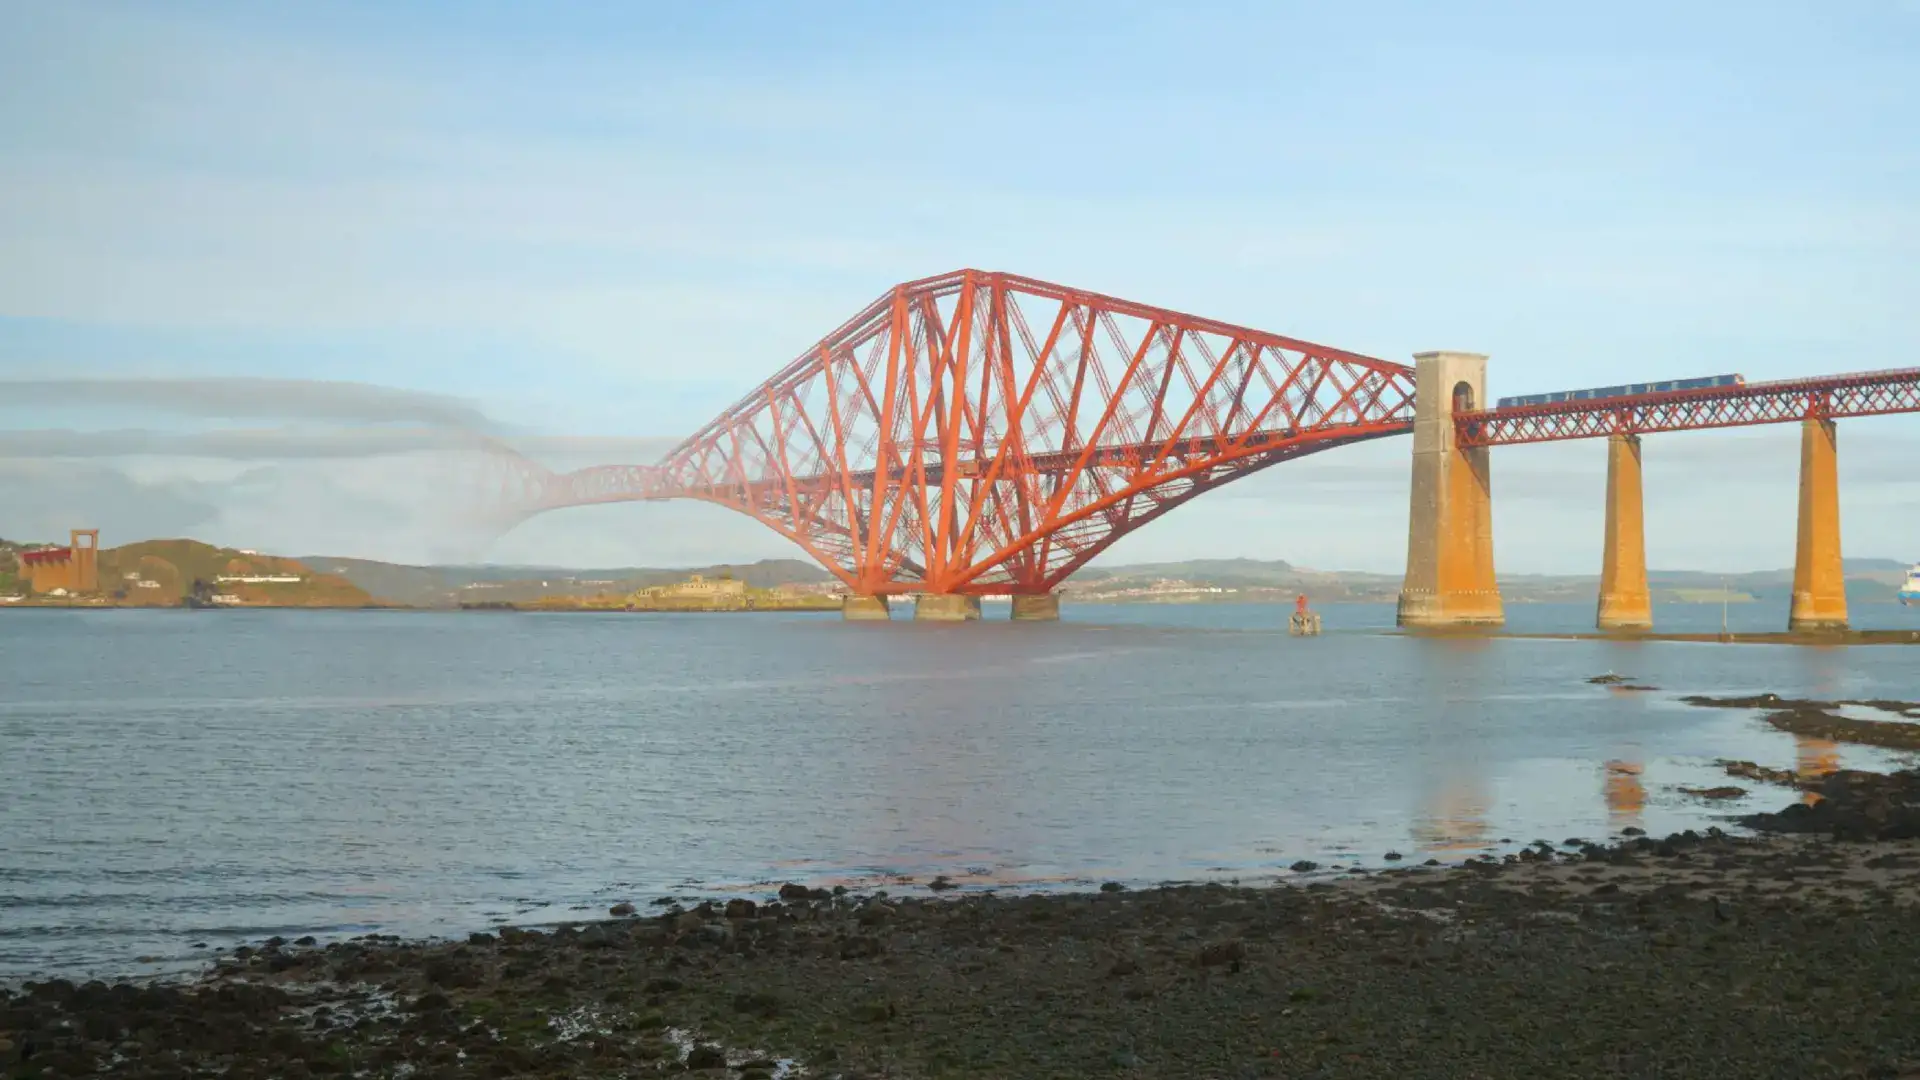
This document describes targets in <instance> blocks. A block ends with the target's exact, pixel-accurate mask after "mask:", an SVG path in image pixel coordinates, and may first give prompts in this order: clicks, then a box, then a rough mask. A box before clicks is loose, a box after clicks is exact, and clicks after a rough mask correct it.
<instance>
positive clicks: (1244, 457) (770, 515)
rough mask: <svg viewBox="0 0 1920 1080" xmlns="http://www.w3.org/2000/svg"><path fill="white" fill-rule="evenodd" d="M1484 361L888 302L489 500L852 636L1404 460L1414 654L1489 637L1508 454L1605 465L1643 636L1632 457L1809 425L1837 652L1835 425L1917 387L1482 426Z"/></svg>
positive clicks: (973, 601)
mask: <svg viewBox="0 0 1920 1080" xmlns="http://www.w3.org/2000/svg"><path fill="white" fill-rule="evenodd" d="M1486 370H1487V358H1486V357H1485V356H1482V355H1478V354H1472V353H1456V352H1434V353H1422V354H1418V355H1417V356H1415V357H1414V363H1413V364H1412V365H1406V364H1399V363H1395V362H1392V361H1388V360H1382V359H1378V358H1375V357H1370V356H1364V355H1361V354H1358V353H1353V352H1348V351H1346V350H1342V349H1336V348H1333V347H1330V346H1325V345H1318V344H1315V343H1312V342H1307V341H1302V340H1299V339H1296V338H1290V337H1286V336H1283V335H1279V334H1273V333H1268V332H1265V331H1259V330H1253V329H1250V328H1248V327H1243V326H1236V325H1233V324H1229V323H1223V322H1219V321H1217V320H1212V319H1205V318H1201V317H1198V316H1194V315H1188V314H1183V313H1181V312H1176V311H1169V310H1167V309H1164V308H1156V307H1151V306H1148V305H1145V304H1138V303H1134V302H1132V301H1127V300H1121V299H1118V298H1115V297H1110V296H1104V295H1101V294H1099V293H1093V292H1088V291H1085V290H1080V289H1072V288H1068V287H1065V286H1061V285H1055V284H1052V283H1049V282H1044V281H1038V280H1036V279H1033V278H1025V277H1020V276H1017V275H1013V274H1004V273H995V272H987V271H979V270H960V271H956V272H954V273H950V274H943V275H940V276H938V277H931V278H923V279H921V280H918V281H911V282H906V283H904V284H901V285H897V286H895V287H894V288H893V289H891V290H889V291H888V292H887V293H886V294H885V295H883V296H881V297H880V298H878V299H876V300H875V301H874V302H873V303H871V304H869V305H868V306H867V307H865V308H863V309H862V310H861V311H860V312H859V313H857V314H856V315H854V316H853V318H851V319H849V320H847V321H846V322H845V323H843V324H841V325H840V326H839V327H838V328H837V329H835V330H834V331H833V332H832V333H830V334H828V335H827V336H826V337H825V338H823V339H821V340H820V341H819V342H817V343H816V344H815V345H813V346H812V347H811V348H809V349H807V350H806V351H805V352H803V353H802V354H800V355H799V356H798V357H796V358H795V359H794V360H793V361H792V362H791V363H789V364H787V365H786V366H785V367H784V368H782V369H781V370H780V371H779V372H777V373H776V374H775V375H774V376H773V377H772V378H770V379H768V380H767V381H766V382H765V383H763V384H761V385H760V386H758V387H756V388H755V389H754V390H753V391H751V392H750V393H748V394H747V395H746V396H744V397H742V398H741V399H740V400H739V401H737V402H735V403H734V404H733V405H732V406H731V407H729V408H728V409H727V410H726V411H724V412H722V413H721V414H720V415H719V416H717V417H715V418H714V419H713V420H712V421H710V422H708V423H707V424H706V425H705V426H704V427H702V428H701V429H700V430H699V431H697V432H695V433H694V434H693V435H691V436H689V437H688V438H687V439H685V440H684V441H682V442H681V443H680V444H679V445H678V446H676V447H675V448H674V449H673V450H671V451H669V452H668V453H667V455H666V456H665V457H664V458H663V459H662V460H661V461H659V462H658V463H656V464H653V465H608V466H598V467H594V468H588V469H582V470H578V471H575V472H570V473H553V472H551V471H548V470H546V469H544V468H541V467H539V466H537V465H534V464H533V463H531V462H525V461H524V460H522V461H517V462H515V463H514V464H513V466H512V467H511V468H510V469H509V470H508V473H507V475H505V476H502V477H498V478H496V481H495V483H494V491H493V495H494V497H495V498H496V499H498V500H501V501H502V502H503V503H504V507H503V509H504V511H505V516H506V517H507V518H508V519H510V520H520V519H523V518H525V517H527V516H531V515H533V514H537V513H541V512H544V511H547V510H553V509H557V508H560V507H566V506H579V505H586V504H592V503H606V502H627V501H639V500H656V499H672V498H687V499H699V500H703V501H706V502H710V503H715V504H717V505H721V506H726V507H728V508H730V509H733V510H736V511H739V512H741V513H744V514H748V515H750V516H752V517H753V518H755V519H757V520H759V521H760V522H762V523H764V524H765V525H767V526H768V527H769V528H772V529H774V530H775V531H776V532H779V533H780V534H781V535H783V536H785V537H786V538H787V539H789V540H791V541H793V542H794V543H795V544H797V545H798V546H799V547H800V548H801V549H802V550H804V551H806V552H807V553H808V554H809V555H811V556H812V557H813V558H814V559H816V560H818V561H819V562H820V564H821V565H822V566H824V567H826V568H827V569H828V570H829V571H830V572H832V573H833V574H834V575H835V576H836V577H838V578H839V579H840V580H841V582H842V583H844V584H845V586H846V588H847V590H848V598H847V602H846V607H845V612H846V615H847V617H848V618H850V619H862V618H876V619H884V618H888V617H890V613H891V599H892V598H896V597H901V596H904V595H913V596H916V597H917V600H916V603H915V617H916V618H921V619H938V620H964V619H974V618H978V617H979V615H980V603H979V597H980V596H982V595H986V594H999V593H1010V594H1012V595H1013V597H1014V606H1013V617H1014V618H1016V619H1033V618H1040V619H1044V618H1055V617H1058V613H1059V603H1058V598H1057V595H1056V593H1055V592H1054V590H1055V589H1056V588H1058V586H1059V585H1060V583H1061V582H1062V581H1064V580H1065V579H1066V578H1067V577H1068V576H1069V575H1071V574H1072V573H1073V572H1074V571H1075V570H1077V569H1079V568H1080V567H1081V566H1084V565H1085V564H1086V563H1087V562H1088V561H1089V560H1090V559H1092V558H1094V557H1095V556H1096V555H1098V554H1099V553H1100V552H1102V551H1104V550H1106V548H1108V547H1109V546H1111V545H1112V544H1113V543H1114V542H1115V541H1117V540H1119V539H1120V538H1121V537H1122V536H1125V535H1126V534H1127V533H1129V532H1131V531H1133V530H1134V529H1137V528H1139V527H1140V526H1142V525H1144V524H1146V523H1147V522H1149V521H1152V520H1154V519H1156V518H1158V517H1160V516H1161V515H1163V514H1166V513H1168V512H1170V511H1172V510H1173V509H1174V508H1176V507H1178V506H1180V505H1181V504H1183V503H1185V502H1187V501H1188V500H1190V499H1194V498H1197V497H1199V496H1200V495H1203V494H1205V493H1206V492H1208V491H1211V490H1213V489H1215V488H1217V487H1220V486H1222V485H1224V484H1227V483H1230V482H1232V481H1234V480H1237V479H1239V478H1240V477H1243V476H1246V475H1249V474H1251V473H1253V472H1257V471H1259V470H1261V469H1265V468H1267V467H1269V466H1272V465H1276V464H1279V463H1280V462H1283V461H1290V460H1292V459H1294V458H1298V457H1301V456H1304V455H1306V454H1311V453H1317V452H1319V451H1322V450H1327V449H1331V448H1333V447H1337V446H1345V445H1348V444H1350V443H1355V442H1361V441H1365V440H1369V439H1377V438H1382V437H1385V436H1390V435H1404V434H1409V433H1411V434H1412V435H1413V437H1414V438H1413V454H1412V469H1413V489H1412V501H1411V507H1410V518H1409V530H1408V555H1407V574H1406V581H1405V585H1404V588H1403V590H1402V593H1401V598H1400V611H1399V621H1400V624H1401V625H1403V626H1408V627H1431V628H1442V627H1455V626H1473V625H1498V624H1500V623H1501V622H1502V621H1503V610H1502V606H1501V601H1500V594H1499V589H1498V586H1497V584H1496V583H1495V580H1494V571H1493V521H1492V483H1491V473H1490V468H1489V465H1490V459H1489V451H1490V449H1491V447H1493V446H1498V445H1506V444H1514V443H1525V442H1544V441H1554V440H1562V439H1579V438H1597V437H1605V438H1607V439H1608V440H1609V443H1610V445H1609V455H1608V483H1607V542H1606V556H1605V561H1604V565H1603V583H1602V595H1601V600H1600V607H1599V616H1598V621H1599V623H1600V625H1601V626H1602V627H1603V628H1610V629H1631V628H1638V627H1644V626H1649V625H1651V608H1650V606H1649V604H1648V601H1647V585H1646V558H1645V541H1644V535H1643V530H1642V523H1641V509H1640V508H1641V501H1640V437H1641V436H1642V435H1644V434H1651V433H1655V432H1663V431H1676V430H1688V429H1693V428H1707V427H1729V426H1739V425H1747V424H1763V423H1782V422H1789V421H1794V422H1799V423H1801V424H1802V425H1803V435H1802V472H1801V499H1800V527H1799V553H1798V556H1797V561H1796V571H1795V585H1794V601H1793V617H1792V623H1793V626H1794V627H1795V628H1798V629H1807V628H1827V627H1844V626H1845V625H1846V598H1845V595H1844V593H1843V591H1842V589H1841V581H1840V546H1839V502H1838V480H1837V473H1836V471H1835V461H1836V458H1835V453H1836V449H1835V441H1834V421H1835V420H1837V419H1841V418H1844V417H1850V416H1866V415H1876V414H1884V413H1895V412H1920V368H1916V369H1905V370H1901V371H1890V372H1874V373H1867V374H1860V375H1842V376H1830V377H1823V378H1815V379H1804V380H1796V381H1791V382H1781V383H1765V384H1752V385H1742V386H1731V387H1711V388H1705V389H1694V390H1674V391H1667V392H1663V393H1648V394H1641V395H1635V396H1616V397H1607V398H1594V399H1587V400H1580V401H1568V402H1555V403H1552V404H1532V405H1516V406H1512V407H1508V408H1502V409H1485V408H1480V407H1478V405H1479V403H1482V402H1485V401H1488V400H1490V399H1489V398H1488V397H1487V395H1486Z"/></svg>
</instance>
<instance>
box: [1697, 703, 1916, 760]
mask: <svg viewBox="0 0 1920 1080" xmlns="http://www.w3.org/2000/svg"><path fill="white" fill-rule="evenodd" d="M1680 700H1682V701H1684V702H1686V703H1687V704H1688V705H1698V706H1702V707H1706V708H1716V709H1758V710H1762V711H1764V712H1765V713H1766V714H1767V716H1766V720H1767V723H1769V724H1772V725H1773V726H1774V727H1776V728H1778V729H1780V730H1781V731H1785V732H1788V733H1790V734H1794V735H1810V736H1812V737H1814V738H1819V739H1827V740H1830V741H1833V742H1849V743H1859V744H1862V745H1866V746H1882V747H1887V748H1890V749H1895V750H1920V723H1910V722H1909V721H1915V720H1920V702H1911V701H1887V700H1880V699H1868V700H1846V701H1810V700H1804V699H1796V698H1783V697H1781V696H1779V695H1778V694H1755V695H1751V696H1746V697H1708V696H1703V695H1695V696H1691V697H1685V698H1681V699H1680ZM1848 706H1853V707H1857V708H1866V709H1873V710H1875V711H1878V712H1881V713H1886V714H1888V715H1892V716H1899V717H1902V718H1903V719H1901V720H1868V719H1862V718H1858V717H1851V716H1842V715H1840V712H1839V710H1840V709H1842V708H1846V707H1848Z"/></svg>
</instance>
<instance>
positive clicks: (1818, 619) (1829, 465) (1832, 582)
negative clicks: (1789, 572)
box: [1787, 418, 1847, 630]
mask: <svg viewBox="0 0 1920 1080" xmlns="http://www.w3.org/2000/svg"><path fill="white" fill-rule="evenodd" d="M1834 435H1835V433H1834V427H1833V421H1831V420H1821V419H1817V418H1809V419H1807V420H1805V421H1803V422H1802V424H1801V426H1800V537H1799V543H1798V544H1797V545H1796V546H1795V549H1794V556H1793V609H1792V611H1791V612H1790V613H1789V614H1788V616H1787V629H1788V630H1845V629H1846V628H1847V584H1846V577H1845V575H1844V574H1843V573H1842V572H1841V568H1840V454H1839V448H1838V446H1837V445H1836V444H1835V439H1834Z"/></svg>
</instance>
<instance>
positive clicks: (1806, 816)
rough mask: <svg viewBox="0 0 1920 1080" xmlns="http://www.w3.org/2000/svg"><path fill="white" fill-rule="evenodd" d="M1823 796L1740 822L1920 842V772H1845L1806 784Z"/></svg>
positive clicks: (1779, 829) (1770, 828)
mask: <svg viewBox="0 0 1920 1080" xmlns="http://www.w3.org/2000/svg"><path fill="white" fill-rule="evenodd" d="M1806 787H1807V789H1808V790H1810V791H1813V792H1815V793H1816V794H1818V795H1819V796H1820V798H1819V800H1818V801H1816V802H1812V803H1794V804H1792V805H1790V806H1787V807H1785V808H1783V809H1780V810H1777V811H1772V812H1769V813H1761V814H1750V815H1748V816H1746V817H1744V818H1741V819H1740V824H1742V825H1745V826H1746V827H1748V828H1751V829H1758V830H1761V831H1765V832H1780V833H1821V834H1825V835H1827V836H1830V837H1832V838H1833V839H1835V840H1841V841H1864V840H1917V839H1920V772H1895V773H1874V772H1862V771H1858V770H1854V769H1841V770H1839V771H1838V772H1834V773H1832V774H1830V775H1828V776H1826V777H1824V778H1823V779H1821V780H1820V782H1819V783H1818V784H1809V785H1806Z"/></svg>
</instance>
